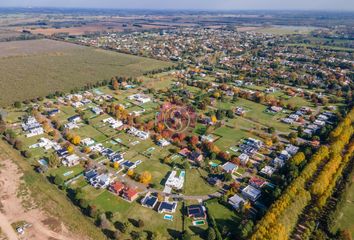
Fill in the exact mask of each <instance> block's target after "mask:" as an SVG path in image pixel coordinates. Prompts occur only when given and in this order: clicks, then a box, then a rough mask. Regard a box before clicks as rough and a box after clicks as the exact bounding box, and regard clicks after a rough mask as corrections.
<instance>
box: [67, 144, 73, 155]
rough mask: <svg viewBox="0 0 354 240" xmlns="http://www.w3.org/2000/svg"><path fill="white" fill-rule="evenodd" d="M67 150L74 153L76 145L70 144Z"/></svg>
mask: <svg viewBox="0 0 354 240" xmlns="http://www.w3.org/2000/svg"><path fill="white" fill-rule="evenodd" d="M66 150H67V151H68V152H69V153H70V154H73V153H74V147H73V146H72V145H69V146H68V147H67V148H66Z"/></svg>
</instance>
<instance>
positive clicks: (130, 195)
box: [122, 187, 139, 202]
mask: <svg viewBox="0 0 354 240" xmlns="http://www.w3.org/2000/svg"><path fill="white" fill-rule="evenodd" d="M138 196H139V195H138V192H137V191H136V190H135V189H134V188H131V187H125V188H124V189H123V192H122V198H124V199H125V200H127V201H129V202H133V201H134V200H135V199H137V198H138Z"/></svg>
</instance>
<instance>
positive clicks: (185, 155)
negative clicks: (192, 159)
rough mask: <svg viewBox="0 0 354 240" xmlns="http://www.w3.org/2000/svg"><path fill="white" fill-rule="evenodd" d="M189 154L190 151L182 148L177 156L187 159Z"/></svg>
mask: <svg viewBox="0 0 354 240" xmlns="http://www.w3.org/2000/svg"><path fill="white" fill-rule="evenodd" d="M190 153H191V151H189V149H188V148H183V149H182V150H181V151H179V154H180V155H181V156H182V157H188V156H189V154H190Z"/></svg>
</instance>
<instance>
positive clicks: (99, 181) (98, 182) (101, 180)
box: [90, 174, 111, 189]
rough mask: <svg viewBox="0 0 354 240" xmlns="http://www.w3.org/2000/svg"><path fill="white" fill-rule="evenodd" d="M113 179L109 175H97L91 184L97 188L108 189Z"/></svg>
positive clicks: (91, 180)
mask: <svg viewBox="0 0 354 240" xmlns="http://www.w3.org/2000/svg"><path fill="white" fill-rule="evenodd" d="M110 182H111V179H110V177H109V175H108V174H101V175H96V176H95V177H93V178H91V179H90V184H91V185H92V186H93V187H95V188H101V189H103V188H106V187H108V186H109V184H110Z"/></svg>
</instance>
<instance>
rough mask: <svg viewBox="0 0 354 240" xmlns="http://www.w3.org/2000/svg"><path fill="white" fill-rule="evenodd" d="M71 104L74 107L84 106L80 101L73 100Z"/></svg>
mask: <svg viewBox="0 0 354 240" xmlns="http://www.w3.org/2000/svg"><path fill="white" fill-rule="evenodd" d="M71 106H72V107H74V108H80V107H82V106H84V104H83V103H82V102H73V103H71Z"/></svg>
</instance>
